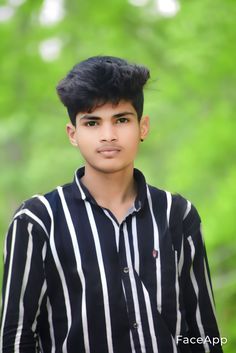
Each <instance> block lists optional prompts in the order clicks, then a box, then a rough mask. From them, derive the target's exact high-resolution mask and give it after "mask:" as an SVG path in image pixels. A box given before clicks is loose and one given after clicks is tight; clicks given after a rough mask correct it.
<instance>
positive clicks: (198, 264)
mask: <svg viewBox="0 0 236 353" xmlns="http://www.w3.org/2000/svg"><path fill="white" fill-rule="evenodd" d="M83 174H84V168H81V169H79V170H78V171H77V172H76V174H75V178H74V181H73V182H72V183H70V184H67V185H64V186H63V187H58V188H57V189H55V190H54V191H52V192H50V193H48V194H46V195H44V196H40V195H37V196H34V197H33V198H31V199H29V200H27V201H26V202H24V203H23V205H22V206H21V207H20V209H18V211H17V212H16V214H15V216H14V218H13V221H12V223H11V225H10V227H9V231H8V234H7V237H6V244H5V255H4V264H5V270H4V279H3V305H2V324H1V337H0V338H1V348H0V351H1V352H3V353H13V352H14V353H18V352H19V353H33V352H43V353H176V352H181V353H182V352H186V353H187V352H222V350H221V347H220V346H219V345H215V346H214V347H213V346H212V345H211V342H209V338H210V340H211V338H212V337H218V336H219V333H218V328H217V323H216V320H215V314H214V302H213V295H212V289H211V282H210V276H209V269H208V264H207V258H206V253H205V247H204V243H203V239H202V234H201V228H200V218H199V216H198V213H197V211H196V209H195V208H194V207H193V206H192V205H191V204H190V202H189V201H187V200H185V199H184V198H182V197H181V196H179V195H171V194H170V193H169V192H165V191H162V190H159V189H157V188H155V187H152V186H149V185H147V184H146V182H145V179H144V176H143V174H142V173H141V172H140V171H138V170H136V169H135V170H134V178H135V180H136V183H137V187H138V195H137V198H136V200H135V203H134V206H133V208H132V209H130V210H129V212H128V214H127V216H126V218H125V219H124V220H123V222H122V223H120V224H119V223H118V222H117V220H116V218H115V217H114V215H113V214H112V213H111V212H110V211H109V210H108V209H104V208H102V207H100V206H99V205H98V204H97V203H96V201H95V200H94V199H93V197H92V196H91V195H90V193H89V191H88V190H87V189H86V188H85V187H84V185H83V184H82V183H81V182H80V178H81V176H82V175H83ZM181 337H182V338H185V339H186V338H191V337H195V338H198V337H200V338H202V341H203V343H201V344H197V343H196V342H195V343H193V344H187V343H186V341H185V343H183V341H182V339H181ZM207 337H208V339H205V338H207ZM177 343H178V344H177Z"/></svg>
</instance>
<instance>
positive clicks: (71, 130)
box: [66, 123, 78, 147]
mask: <svg viewBox="0 0 236 353" xmlns="http://www.w3.org/2000/svg"><path fill="white" fill-rule="evenodd" d="M75 132H76V130H75V126H74V125H73V124H72V123H68V124H66V133H67V135H68V137H69V140H70V143H71V144H72V145H73V146H75V147H77V146H78V143H77V141H76V137H75Z"/></svg>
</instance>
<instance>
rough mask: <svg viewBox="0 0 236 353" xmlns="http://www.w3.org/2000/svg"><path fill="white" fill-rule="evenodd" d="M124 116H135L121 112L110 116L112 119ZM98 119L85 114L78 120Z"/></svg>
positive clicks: (98, 117)
mask: <svg viewBox="0 0 236 353" xmlns="http://www.w3.org/2000/svg"><path fill="white" fill-rule="evenodd" d="M125 115H133V116H135V114H134V113H132V112H122V113H117V114H114V115H112V118H120V117H121V116H125ZM100 119H102V118H101V117H100V116H96V115H91V114H85V115H82V116H81V117H80V119H79V120H100Z"/></svg>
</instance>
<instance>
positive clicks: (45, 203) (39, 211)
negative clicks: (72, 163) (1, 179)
mask: <svg viewBox="0 0 236 353" xmlns="http://www.w3.org/2000/svg"><path fill="white" fill-rule="evenodd" d="M70 185H71V184H66V185H63V188H65V189H66V190H67V189H68V188H70ZM59 202H60V200H59V195H58V188H55V189H53V190H51V191H49V192H48V193H46V194H44V195H40V194H38V195H34V196H32V197H31V198H29V199H27V200H24V201H23V202H22V203H21V205H20V206H19V207H18V209H17V210H16V211H15V213H14V216H13V220H16V219H18V220H22V221H27V222H31V223H33V224H34V225H35V226H37V227H40V228H41V229H42V230H43V231H44V232H45V233H46V234H47V236H49V234H50V229H51V222H52V209H53V208H57V207H58V205H59Z"/></svg>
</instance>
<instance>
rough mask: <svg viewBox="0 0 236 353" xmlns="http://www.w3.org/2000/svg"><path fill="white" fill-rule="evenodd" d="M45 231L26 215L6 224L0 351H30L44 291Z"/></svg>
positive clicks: (32, 348)
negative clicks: (7, 226)
mask: <svg viewBox="0 0 236 353" xmlns="http://www.w3.org/2000/svg"><path fill="white" fill-rule="evenodd" d="M46 244H47V242H46V234H45V232H44V231H43V229H42V227H40V226H39V225H38V224H37V223H36V222H35V221H34V220H31V219H30V218H29V217H27V216H25V215H24V216H19V217H17V218H15V219H14V220H13V222H12V224H11V225H10V227H9V230H8V233H7V236H6V240H5V251H4V275H3V286H2V309H1V331H0V351H1V352H2V353H13V352H14V353H15V352H24V353H31V352H32V353H33V352H36V349H37V344H38V342H37V341H38V340H37V335H36V332H37V318H38V315H39V312H40V305H41V303H42V301H43V298H44V296H45V292H46V281H45V274H44V258H45V254H46V246H47V245H46Z"/></svg>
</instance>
